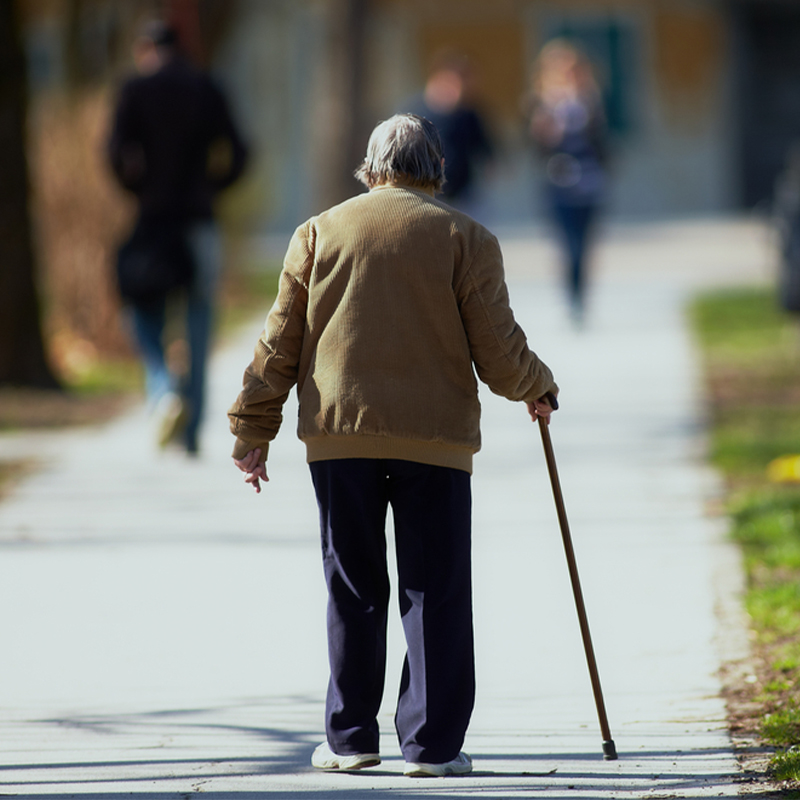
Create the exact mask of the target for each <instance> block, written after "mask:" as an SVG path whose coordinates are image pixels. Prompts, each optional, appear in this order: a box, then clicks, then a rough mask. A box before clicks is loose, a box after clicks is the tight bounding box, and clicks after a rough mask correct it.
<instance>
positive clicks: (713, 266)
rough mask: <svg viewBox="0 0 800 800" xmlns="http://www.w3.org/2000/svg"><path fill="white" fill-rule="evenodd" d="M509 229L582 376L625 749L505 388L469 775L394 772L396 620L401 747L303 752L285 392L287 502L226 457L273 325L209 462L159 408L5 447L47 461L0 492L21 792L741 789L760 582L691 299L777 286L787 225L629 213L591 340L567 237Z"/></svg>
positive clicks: (593, 560) (583, 496)
mask: <svg viewBox="0 0 800 800" xmlns="http://www.w3.org/2000/svg"><path fill="white" fill-rule="evenodd" d="M501 240H502V243H503V245H504V250H505V253H506V259H507V265H508V273H509V283H510V287H511V293H512V301H513V304H514V307H515V309H516V313H517V317H518V319H519V321H520V322H521V324H522V325H523V327H524V328H525V329H526V331H527V332H528V335H529V338H530V339H531V342H532V345H533V347H534V348H535V349H536V350H537V351H538V352H539V353H540V354H541V355H542V357H543V358H545V360H546V361H547V362H548V363H550V364H551V365H552V367H553V369H554V371H555V373H556V376H557V378H558V380H559V383H560V384H561V387H562V410H561V411H559V412H558V414H557V415H556V418H555V420H554V423H553V426H552V437H553V442H554V446H555V450H556V455H557V458H558V462H559V468H560V472H561V480H562V485H563V489H564V494H565V499H566V503H567V509H568V512H569V516H570V521H571V525H572V531H573V537H574V541H575V549H576V553H577V558H578V564H579V567H580V572H581V578H582V581H583V588H584V593H585V597H586V603H587V608H588V612H589V619H590V623H591V628H592V634H593V637H594V641H595V649H596V653H597V659H598V663H599V668H600V673H601V677H602V680H603V688H604V692H605V697H606V704H607V708H608V714H609V720H610V724H611V728H612V732H613V734H614V738H615V741H616V745H617V749H618V751H619V754H620V758H619V760H618V761H615V762H605V761H603V760H602V758H601V755H600V744H601V742H600V739H601V737H600V734H599V731H598V727H597V719H596V715H595V710H594V705H593V702H592V696H591V691H590V686H589V680H588V676H587V670H586V665H585V661H584V657H583V652H582V649H581V644H580V636H579V632H578V627H577V622H576V617H575V611H574V606H573V603H572V598H571V595H570V590H569V581H568V576H567V571H566V566H565V560H564V555H563V551H562V549H561V541H560V536H559V532H558V527H557V523H556V518H555V512H554V508H553V502H552V497H551V495H550V492H549V485H548V483H547V477H546V471H545V465H544V459H543V456H542V450H541V445H540V442H539V438H538V431H537V429H536V427H535V426H533V425H531V423H530V422H529V421H528V420H527V417H526V415H525V413H524V410H523V409H522V408H521V407H515V406H513V405H511V404H509V403H508V402H506V401H504V400H502V399H499V398H496V397H494V396H492V395H490V394H489V393H488V392H487V393H485V394H484V395H483V403H484V417H485V425H484V440H485V446H484V451H483V452H482V453H481V455H480V456H479V457H478V459H477V461H476V473H475V479H474V494H475V534H474V540H475V541H474V554H475V572H474V586H475V610H476V636H477V647H478V664H477V666H478V680H479V689H478V698H477V708H476V712H475V715H474V721H473V724H472V726H471V729H470V732H469V734H468V739H467V742H466V748H465V749H466V750H467V751H468V752H471V753H472V755H473V757H474V760H475V772H474V773H473V775H471V776H469V777H465V778H458V779H447V780H433V781H427V782H426V781H414V780H410V779H407V778H404V777H403V776H402V760H401V759H400V756H399V751H398V749H397V745H396V742H395V740H394V737H393V735H392V724H391V712H392V708H391V707H392V702H393V700H394V696H395V693H396V686H397V683H398V677H399V664H400V660H401V657H402V650H403V648H402V641H401V635H400V632H399V630H400V629H399V622H398V620H397V619H394V618H393V619H392V621H391V629H390V650H391V652H390V670H389V675H388V682H387V687H388V688H387V699H386V703H385V707H384V711H383V714H382V720H381V722H382V729H383V732H384V734H383V740H382V749H383V754H384V758H385V760H384V763H383V764H382V765H381V766H380V767H378V768H376V769H373V770H369V771H366V772H364V773H360V774H354V775H338V774H320V773H316V772H314V771H312V770H311V768H310V766H309V758H310V755H311V752H312V750H313V748H314V747H315V745H316V744H317V743H318V742H319V741H321V740H322V737H323V733H322V704H323V697H324V689H325V682H326V656H325V643H324V604H325V597H324V590H323V585H322V575H321V568H320V563H319V554H318V544H317V532H316V525H317V520H316V510H315V505H314V501H313V495H312V491H311V486H310V480H309V478H308V475H307V468H306V466H305V464H304V458H303V448H302V446H301V445H300V444H299V442H297V440H296V439H295V437H294V435H293V417H294V414H295V412H294V410H293V408H292V407H289V408H288V409H287V412H286V419H287V424H286V428H285V430H284V432H283V434H282V436H281V437H279V439H278V441H277V443H276V444H275V446H274V450H273V452H272V457H271V462H270V466H271V477H272V480H271V482H270V484H269V485H268V486H267V487H266V491H265V493H263V494H262V495H260V496H256V495H255V494H254V493H252V492H250V491H248V490H247V489H246V488H245V487H244V486H243V484H242V483H241V478H240V475H239V473H237V472H236V471H235V470H234V469H233V467H232V466H231V464H230V462H229V459H228V453H229V448H230V437H229V434H228V433H227V422H226V419H225V416H224V412H225V409H226V408H227V406H228V405H229V403H230V402H231V401H232V399H233V397H234V396H235V394H236V392H237V388H238V385H239V382H240V377H241V373H242V370H243V368H244V366H245V365H246V363H247V361H248V360H249V358H250V353H251V349H252V344H253V342H254V339H255V336H256V335H257V333H258V326H254V327H252V328H251V329H250V330H248V331H245V332H244V334H243V336H242V337H241V338H240V339H239V340H238V341H236V342H234V343H231V345H230V346H229V347H227V348H225V349H224V351H223V352H221V353H220V354H219V356H218V358H217V359H216V361H215V363H214V370H213V376H212V377H213V391H212V398H211V409H210V418H209V421H208V425H207V428H206V435H205V440H204V452H203V455H202V457H201V458H200V459H198V460H197V461H196V462H187V461H186V460H185V459H184V458H182V457H181V456H179V455H178V454H175V453H165V454H159V453H157V452H156V451H155V449H154V447H153V445H152V444H151V437H150V431H149V428H148V420H147V418H146V417H145V415H144V413H143V412H142V411H135V412H133V413H131V414H129V415H128V416H125V417H124V418H122V419H119V420H118V421H116V422H114V423H112V424H110V425H108V426H105V427H103V428H101V429H96V430H83V431H77V432H71V433H64V434H60V435H58V436H55V437H49V436H48V437H38V438H37V437H34V436H30V435H25V436H18V437H15V436H5V437H0V458H3V457H5V458H11V457H13V456H14V455H15V454H19V453H25V454H28V455H31V454H32V455H35V456H36V457H38V458H40V459H41V460H42V469H41V471H39V472H38V473H37V474H35V475H33V476H31V477H30V478H29V479H27V480H25V481H24V482H23V483H21V484H20V485H19V487H18V488H17V489H16V491H15V492H14V494H13V495H12V496H11V497H9V498H7V499H6V500H4V501H3V502H2V503H0V608H2V612H0V647H1V648H2V651H1V652H0V796H5V795H30V796H37V797H51V796H52V797H67V796H68V797H90V796H91V797H110V796H112V795H114V796H116V795H119V794H132V795H134V796H143V797H144V796H146V797H148V798H177V797H185V796H187V795H188V794H189V793H192V792H195V791H197V792H200V791H202V792H204V793H205V794H206V795H210V796H213V797H220V798H221V797H233V796H236V797H246V796H253V797H255V796H259V797H265V798H272V799H273V800H278V799H279V798H288V797H289V796H290V795H291V796H295V795H300V796H303V797H307V798H309V799H311V798H327V797H334V796H336V797H339V796H341V797H343V798H348V800H350V799H351V798H360V797H365V796H370V797H383V798H416V797H422V796H448V797H459V798H471V797H477V796H480V797H487V798H492V797H494V798H516V797H528V796H534V795H535V796H537V797H559V798H587V800H588V798H592V799H594V798H612V797H617V798H623V797H637V798H638V797H706V796H714V797H720V796H721V797H734V796H737V765H736V762H735V759H734V757H733V755H732V752H731V746H730V741H729V737H728V734H727V731H726V726H725V710H724V705H723V703H722V701H721V699H720V698H719V689H720V685H719V680H718V678H717V670H718V668H719V666H720V663H721V660H722V659H723V658H728V657H738V656H741V655H742V653H743V652H744V650H743V648H744V645H743V641H744V639H743V629H742V627H741V625H740V624H739V623H740V622H741V619H740V612H739V610H738V606H737V605H736V592H737V590H738V587H739V577H740V576H739V568H738V561H737V559H736V554H735V552H734V551H733V550H732V549H731V547H730V546H729V545H727V544H726V543H725V541H724V525H723V524H722V523H721V521H720V520H715V519H713V518H710V517H708V516H707V515H706V514H705V512H704V509H705V507H706V503H707V501H708V500H709V498H711V497H712V496H713V494H714V492H715V491H716V483H715V479H714V476H713V475H711V474H710V473H709V472H708V471H707V470H706V468H705V467H704V466H703V463H702V454H701V444H702V442H701V439H700V437H701V425H700V420H701V417H702V406H701V402H700V398H699V396H698V389H697V379H696V374H695V369H696V368H695V363H694V359H693V353H692V347H691V343H690V341H689V340H688V338H687V334H686V332H685V327H684V323H683V316H682V308H683V305H684V302H685V299H686V297H687V296H688V294H689V293H690V292H691V291H693V290H694V289H695V288H696V287H698V286H699V285H703V284H713V283H723V282H740V281H747V280H763V279H766V278H768V276H769V268H770V264H769V243H768V242H767V240H766V239H765V237H764V235H763V233H762V232H761V231H760V229H759V228H758V226H757V225H754V224H752V223H750V222H747V221H718V222H707V221H706V222H696V223H685V224H677V223H676V224H672V225H670V224H661V225H650V226H648V225H638V226H630V227H627V228H626V227H618V228H615V229H614V230H613V231H612V232H611V233H610V234H609V235H608V237H607V239H606V241H605V242H604V244H603V247H602V248H601V249H600V251H599V252H598V258H597V272H596V280H595V286H596V290H595V292H594V296H593V299H592V312H591V315H590V319H589V322H588V324H587V326H586V327H585V329H584V330H579V331H576V330H573V329H572V328H571V327H570V325H569V323H568V321H567V317H566V314H565V311H564V308H563V304H562V299H561V295H560V291H559V287H558V285H557V282H556V280H555V277H554V275H553V273H552V263H553V257H554V255H553V252H552V249H551V247H550V245H548V243H547V241H546V240H545V239H544V238H543V237H541V236H539V235H537V234H536V233H535V232H527V233H521V232H519V231H516V232H515V231H507V232H501ZM31 451H32V452H31Z"/></svg>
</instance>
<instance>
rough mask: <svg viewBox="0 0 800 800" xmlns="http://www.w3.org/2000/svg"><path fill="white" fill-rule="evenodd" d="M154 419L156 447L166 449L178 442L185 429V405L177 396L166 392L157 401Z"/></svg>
mask: <svg viewBox="0 0 800 800" xmlns="http://www.w3.org/2000/svg"><path fill="white" fill-rule="evenodd" d="M155 418H156V424H157V426H158V427H157V437H158V446H159V447H166V446H167V445H169V444H172V443H173V442H177V441H179V440H180V438H181V436H182V434H183V431H184V429H185V428H186V421H187V419H188V411H187V408H186V404H185V403H184V402H183V400H182V399H181V398H180V397H179V396H178V395H177V394H175V393H174V392H168V393H167V394H165V395H164V396H163V397H162V398H161V399H160V400H159V401H158V405H157V406H156V408H155Z"/></svg>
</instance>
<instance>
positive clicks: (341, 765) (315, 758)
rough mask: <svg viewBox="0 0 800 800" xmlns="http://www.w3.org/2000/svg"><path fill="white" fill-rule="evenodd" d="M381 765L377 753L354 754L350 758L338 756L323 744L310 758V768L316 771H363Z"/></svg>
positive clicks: (326, 744) (325, 743)
mask: <svg viewBox="0 0 800 800" xmlns="http://www.w3.org/2000/svg"><path fill="white" fill-rule="evenodd" d="M380 763H381V757H380V756H379V755H378V754H377V753H356V754H355V755H351V756H339V755H337V754H336V753H334V752H333V750H331V748H330V747H328V743H327V742H323V743H322V744H321V745H320V746H319V747H317V749H316V750H315V751H314V755H312V756H311V766H312V767H316V768H317V769H344V770H349V769H364V767H374V766H377V765H378V764H380Z"/></svg>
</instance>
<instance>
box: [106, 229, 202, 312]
mask: <svg viewBox="0 0 800 800" xmlns="http://www.w3.org/2000/svg"><path fill="white" fill-rule="evenodd" d="M193 271H194V269H193V263H192V254H191V250H190V248H189V243H188V241H187V235H186V227H185V225H183V224H182V223H176V222H175V221H172V220H163V219H147V218H142V219H140V220H139V221H138V222H137V223H136V227H135V228H134V230H133V233H132V234H131V236H130V238H129V239H128V240H127V241H126V242H124V243H123V244H122V245H121V246H120V248H119V252H118V253H117V263H116V273H117V286H118V288H119V293H120V296H121V297H122V299H123V301H125V302H126V303H131V304H133V305H143V304H146V303H150V302H153V301H155V300H159V299H162V298H165V297H166V296H167V295H169V294H170V293H172V292H174V291H175V290H177V289H182V288H187V287H188V286H190V285H191V282H192V274H193Z"/></svg>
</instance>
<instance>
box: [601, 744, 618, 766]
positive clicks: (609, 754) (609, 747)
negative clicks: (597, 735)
mask: <svg viewBox="0 0 800 800" xmlns="http://www.w3.org/2000/svg"><path fill="white" fill-rule="evenodd" d="M603 758H604V759H605V760H606V761H616V760H617V748H616V746H615V745H614V740H613V739H607V740H606V741H604V742H603Z"/></svg>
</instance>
